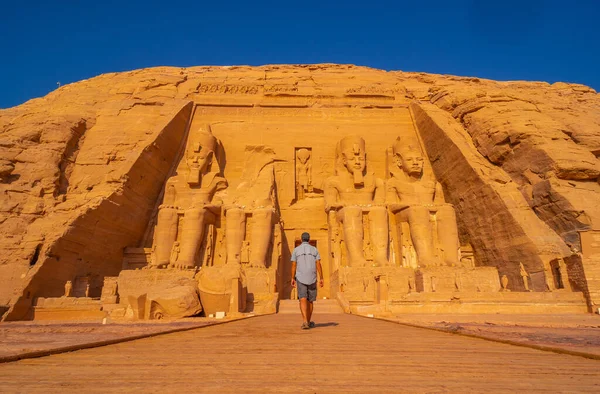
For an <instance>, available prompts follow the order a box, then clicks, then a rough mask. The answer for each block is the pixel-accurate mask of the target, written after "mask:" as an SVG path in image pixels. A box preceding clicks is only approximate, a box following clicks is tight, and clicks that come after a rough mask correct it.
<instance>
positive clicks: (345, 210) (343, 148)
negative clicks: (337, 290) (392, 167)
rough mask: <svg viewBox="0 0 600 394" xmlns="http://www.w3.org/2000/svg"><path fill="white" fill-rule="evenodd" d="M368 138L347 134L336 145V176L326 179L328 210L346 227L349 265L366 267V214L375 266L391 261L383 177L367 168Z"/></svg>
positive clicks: (344, 230)
mask: <svg viewBox="0 0 600 394" xmlns="http://www.w3.org/2000/svg"><path fill="white" fill-rule="evenodd" d="M366 167H367V161H366V150H365V141H364V140H363V139H362V138H361V137H358V136H350V137H345V138H343V139H342V140H341V141H339V143H338V145H337V148H336V168H335V175H334V176H332V177H330V178H328V179H327V180H326V182H325V190H324V192H325V211H326V212H328V214H329V215H330V217H332V213H335V214H334V217H335V219H334V220H336V221H337V222H338V223H340V224H341V226H342V228H343V238H344V244H345V246H346V251H347V254H346V256H347V260H348V261H347V265H349V266H366V265H367V264H368V262H367V259H366V258H365V245H364V244H365V242H364V227H363V226H364V223H363V216H364V215H366V216H367V218H368V221H369V234H370V240H369V241H370V245H371V248H372V256H373V265H387V264H388V240H389V236H388V219H387V211H386V208H385V206H384V202H385V201H384V200H385V185H384V182H383V180H381V179H379V178H376V177H375V175H374V174H372V173H369V172H367V171H366Z"/></svg>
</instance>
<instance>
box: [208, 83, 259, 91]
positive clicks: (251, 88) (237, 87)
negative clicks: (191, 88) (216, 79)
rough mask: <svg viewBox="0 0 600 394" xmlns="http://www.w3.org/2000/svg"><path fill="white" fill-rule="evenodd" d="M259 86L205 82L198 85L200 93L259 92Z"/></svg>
mask: <svg viewBox="0 0 600 394" xmlns="http://www.w3.org/2000/svg"><path fill="white" fill-rule="evenodd" d="M258 91H259V87H258V86H251V85H228V84H210V83H203V84H201V85H200V86H199V87H198V93H205V94H257V93H258Z"/></svg>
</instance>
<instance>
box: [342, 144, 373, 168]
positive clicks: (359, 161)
mask: <svg viewBox="0 0 600 394" xmlns="http://www.w3.org/2000/svg"><path fill="white" fill-rule="evenodd" d="M355 148H356V146H355ZM343 156H344V166H345V167H346V168H347V169H348V172H350V173H355V172H359V173H362V172H363V171H364V170H365V166H366V163H367V161H366V155H365V152H364V151H363V150H362V149H353V150H352V151H346V152H344V153H343Z"/></svg>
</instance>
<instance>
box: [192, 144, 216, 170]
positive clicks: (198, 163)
mask: <svg viewBox="0 0 600 394" xmlns="http://www.w3.org/2000/svg"><path fill="white" fill-rule="evenodd" d="M212 155H213V152H212V151H211V150H208V149H206V148H204V147H200V149H199V152H191V154H190V155H189V156H188V164H189V166H190V168H193V169H198V170H200V172H204V171H205V170H206V168H207V167H208V165H209V164H210V162H211V161H212Z"/></svg>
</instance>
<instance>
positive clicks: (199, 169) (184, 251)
mask: <svg viewBox="0 0 600 394" xmlns="http://www.w3.org/2000/svg"><path fill="white" fill-rule="evenodd" d="M190 141H191V143H190V144H189V145H188V147H187V149H186V152H185V166H180V167H179V169H178V173H177V174H176V175H175V176H173V177H171V178H169V180H168V181H167V184H166V187H165V194H164V199H163V203H162V205H161V206H160V207H159V210H158V221H157V224H156V229H155V234H154V254H155V256H154V258H153V259H152V263H151V268H153V267H154V268H156V267H159V268H166V267H174V268H181V269H186V268H193V267H194V266H195V265H196V257H197V256H196V254H197V253H198V250H199V247H200V245H201V244H202V241H203V240H204V232H205V226H206V225H207V224H209V223H214V220H215V218H216V217H217V216H218V215H219V214H220V210H221V206H220V204H218V203H214V202H213V198H214V195H215V193H216V192H217V191H219V190H222V189H225V188H226V187H227V182H226V180H225V178H223V176H222V174H221V167H220V163H219V159H220V158H219V154H218V152H219V146H220V143H219V141H218V140H217V139H216V138H215V137H214V136H213V135H212V133H211V131H210V126H208V125H206V126H204V127H202V128H201V129H200V130H198V131H197V132H196V133H195V134H193V135H192V136H190ZM180 221H181V224H180ZM179 229H180V230H181V231H180V233H179Z"/></svg>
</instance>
